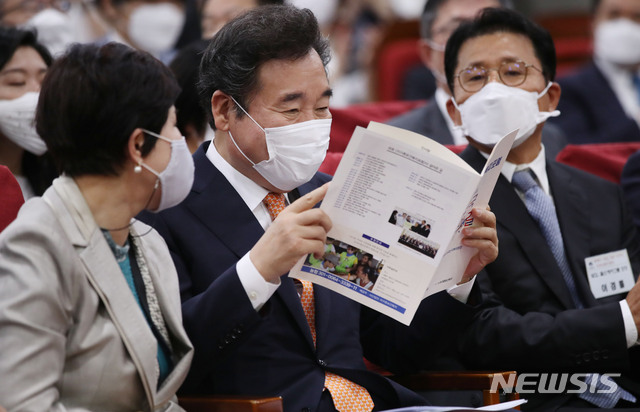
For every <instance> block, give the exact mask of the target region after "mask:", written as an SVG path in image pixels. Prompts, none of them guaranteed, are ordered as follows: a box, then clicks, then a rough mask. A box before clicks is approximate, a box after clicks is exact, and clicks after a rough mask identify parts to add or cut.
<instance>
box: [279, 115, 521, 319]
mask: <svg viewBox="0 0 640 412" xmlns="http://www.w3.org/2000/svg"><path fill="white" fill-rule="evenodd" d="M516 134H517V131H514V132H512V133H509V134H508V135H507V136H505V137H503V138H502V139H501V140H500V142H498V143H497V144H496V146H495V147H494V149H493V151H492V153H491V155H490V156H489V159H488V160H487V163H486V165H485V167H484V171H483V172H482V173H481V174H478V173H477V172H476V171H475V170H473V168H472V167H471V166H469V165H468V164H467V163H466V162H465V161H464V160H462V159H461V158H460V157H459V156H458V155H456V154H455V153H453V152H452V151H450V150H449V149H447V148H446V147H444V146H443V145H441V144H439V143H437V142H435V141H433V140H431V139H429V138H427V137H425V136H422V135H419V134H417V133H413V132H410V131H407V130H404V129H400V128H397V127H393V126H389V125H385V124H381V123H376V122H371V123H369V126H368V128H366V129H365V128H362V127H357V128H356V130H355V132H354V134H353V136H352V137H351V140H350V141H349V145H348V146H347V149H346V150H345V152H344V155H343V157H342V160H341V161H340V164H339V165H338V168H337V170H336V173H335V175H334V177H333V181H332V183H331V186H330V187H329V190H328V191H327V194H326V196H325V198H324V201H323V202H322V205H321V206H320V207H321V209H322V210H324V211H325V212H326V213H327V214H328V215H329V217H330V218H331V220H332V222H333V228H332V229H331V230H330V231H329V233H328V240H327V245H326V247H325V254H324V256H322V257H321V258H320V259H316V258H314V256H313V255H309V256H307V257H305V258H302V259H301V260H300V261H299V262H298V263H297V264H296V265H295V266H294V268H293V269H292V270H291V271H290V272H289V276H291V277H294V278H298V279H306V280H309V281H311V282H314V283H317V284H319V285H322V286H324V287H327V288H329V289H332V290H334V291H336V292H338V293H340V294H343V295H345V296H347V297H349V298H351V299H353V300H355V301H357V302H360V303H361V304H363V305H366V306H369V307H371V308H373V309H375V310H377V311H379V312H381V313H384V314H386V315H388V316H390V317H392V318H394V319H396V320H398V321H399V322H402V323H404V324H406V325H408V324H409V323H411V320H412V319H413V316H414V314H415V312H416V310H417V308H418V305H419V304H420V302H421V301H422V299H423V298H425V297H427V296H429V295H431V294H433V293H436V292H439V291H441V290H443V289H447V288H450V287H452V286H454V285H456V284H457V283H458V282H460V280H461V279H462V275H463V273H464V270H465V269H466V267H467V264H468V262H469V260H470V259H471V257H472V256H473V254H474V253H475V252H476V250H475V249H472V248H468V247H466V246H463V245H461V243H460V242H461V240H462V234H461V230H462V229H463V228H464V227H466V226H471V225H473V218H472V217H471V209H472V208H474V207H482V208H484V207H486V205H487V204H488V202H489V198H490V197H491V193H492V191H493V188H494V186H495V183H496V180H497V179H498V176H499V175H500V170H501V169H502V166H503V164H504V160H505V159H506V158H507V154H508V153H509V150H511V146H512V144H513V140H514V138H515V135H516ZM363 262H364V263H365V264H362V263H363Z"/></svg>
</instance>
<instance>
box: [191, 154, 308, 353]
mask: <svg viewBox="0 0 640 412" xmlns="http://www.w3.org/2000/svg"><path fill="white" fill-rule="evenodd" d="M208 145H209V144H208V143H204V144H202V145H201V146H200V148H199V149H198V150H197V151H196V153H195V154H194V163H195V166H196V172H195V177H194V184H193V188H192V194H191V195H190V196H189V198H187V200H185V203H184V204H185V206H186V207H187V208H188V209H189V210H190V211H191V212H192V213H193V214H194V215H195V216H196V217H197V218H198V219H199V220H200V221H201V222H202V224H203V225H204V226H205V227H207V228H208V229H209V230H210V231H211V232H212V233H214V234H215V235H216V237H217V238H218V239H220V241H221V242H222V243H224V244H225V245H226V246H227V247H228V248H229V249H230V250H231V251H233V253H234V254H235V255H236V257H237V258H238V260H239V259H240V258H241V257H242V256H244V255H245V254H246V253H247V252H248V251H249V250H251V248H252V247H253V246H254V245H255V243H256V242H257V241H258V239H259V238H260V237H261V236H262V235H263V234H264V229H263V228H262V226H261V225H260V223H259V222H258V221H257V220H256V218H255V216H254V215H253V212H252V211H251V210H249V208H248V207H247V205H246V204H245V203H244V201H243V200H242V198H241V197H240V195H239V194H238V192H237V191H236V190H235V189H234V188H233V186H232V185H231V184H230V183H229V181H228V180H227V179H226V178H225V177H224V175H223V174H222V173H220V171H219V170H218V169H217V168H216V167H215V166H214V165H213V164H212V163H211V161H210V160H209V159H208V158H207V157H206V154H205V153H206V150H207V148H208ZM295 192H296V194H297V195H298V196H299V194H298V190H297V189H296V190H295ZM230 217H233V219H232V220H230ZM281 282H282V284H281V285H280V287H279V288H278V290H277V291H276V293H275V294H274V297H276V298H278V299H280V300H281V301H282V303H283V304H284V306H285V307H286V308H287V309H288V310H289V311H290V312H291V314H292V316H293V317H294V319H295V320H296V323H297V324H298V327H300V329H301V330H302V333H303V334H305V336H307V337H308V340H309V341H310V344H311V345H313V341H312V339H311V334H310V332H309V326H308V324H307V319H306V318H305V316H304V311H303V310H302V305H301V303H300V297H299V296H298V292H297V290H296V287H295V284H294V283H293V280H292V279H291V278H289V277H288V276H283V277H282V278H281Z"/></svg>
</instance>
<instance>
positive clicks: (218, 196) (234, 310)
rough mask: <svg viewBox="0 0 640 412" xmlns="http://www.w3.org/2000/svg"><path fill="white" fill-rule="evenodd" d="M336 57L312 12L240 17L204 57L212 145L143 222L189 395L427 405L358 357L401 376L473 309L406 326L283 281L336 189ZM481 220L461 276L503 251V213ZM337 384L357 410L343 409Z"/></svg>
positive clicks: (441, 311)
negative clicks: (332, 168) (176, 320)
mask: <svg viewBox="0 0 640 412" xmlns="http://www.w3.org/2000/svg"><path fill="white" fill-rule="evenodd" d="M327 62H328V44H327V41H326V40H325V39H323V37H322V36H321V34H320V31H319V29H318V25H317V22H316V20H315V18H314V17H313V14H312V13H311V12H310V11H309V10H299V9H296V8H294V7H292V6H264V7H262V8H259V9H256V10H253V11H250V12H248V13H246V14H244V15H242V16H240V17H238V18H236V19H234V20H233V21H231V22H230V23H228V24H227V25H225V26H224V27H223V28H222V29H221V30H220V31H219V32H218V33H217V34H216V35H215V36H214V38H213V39H212V40H211V42H210V44H209V46H208V48H207V50H206V52H205V53H204V55H203V59H202V63H201V70H200V73H201V75H200V82H199V85H200V91H199V92H200V97H201V100H202V102H203V104H204V105H205V107H207V108H209V110H210V111H209V115H210V116H211V124H212V126H213V127H214V128H215V130H216V134H215V138H214V140H213V142H212V143H211V144H209V143H204V144H203V145H202V146H201V147H200V148H199V149H198V151H197V152H196V153H195V154H194V161H195V167H196V171H195V181H194V185H193V188H192V190H191V193H190V195H189V196H188V197H187V199H186V200H185V201H184V202H183V203H182V204H181V205H179V206H177V207H175V208H173V209H170V210H167V211H166V212H163V213H160V214H159V215H157V216H147V217H146V220H147V221H148V222H150V223H151V224H152V225H153V226H155V227H156V228H157V229H158V230H159V232H160V233H161V234H162V235H163V236H164V238H165V239H166V241H167V244H168V246H169V248H170V250H171V252H172V253H173V257H174V261H175V264H176V267H177V270H178V274H179V277H180V286H181V293H182V299H183V317H184V324H185V329H186V330H187V333H188V334H189V337H190V338H191V340H192V342H193V344H194V347H195V348H196V350H195V358H194V362H193V364H192V365H193V366H192V369H191V371H190V374H189V376H188V378H187V381H186V383H185V385H184V387H183V392H184V393H195V394H236V395H242V394H245V395H249V394H250V395H265V396H266V395H269V396H277V395H279V396H282V397H283V400H284V408H285V410H287V411H294V410H295V411H301V410H302V411H305V410H309V411H310V410H314V411H316V410H318V411H333V410H336V409H338V410H342V411H344V410H353V411H356V410H363V411H368V410H371V409H372V408H373V407H375V409H376V410H380V409H385V408H391V407H398V406H404V405H419V404H423V403H424V400H423V399H422V398H420V397H419V396H417V395H416V394H415V393H413V392H411V391H409V390H407V389H406V388H403V387H401V386H399V385H397V384H395V383H394V382H392V381H390V380H388V379H386V378H383V377H382V376H380V375H378V374H376V373H373V372H370V371H368V370H367V369H366V368H365V364H364V360H363V355H364V356H366V357H367V358H368V359H370V360H371V361H373V362H376V363H378V364H381V365H383V366H384V367H387V368H390V369H392V370H394V371H409V370H415V369H418V368H421V367H425V366H426V365H427V364H428V363H429V362H430V361H431V360H432V359H433V358H434V357H437V355H438V353H439V352H440V351H441V350H442V349H443V348H444V347H446V346H448V345H451V344H452V342H453V339H455V335H456V330H459V329H461V328H464V326H465V325H466V322H467V321H468V320H469V319H470V318H471V316H472V314H473V308H472V307H471V306H470V305H467V304H464V303H462V302H461V301H459V300H458V299H456V298H454V297H453V296H452V295H451V294H449V293H447V292H444V293H439V294H436V295H434V296H433V297H430V298H428V299H425V300H424V302H423V304H422V305H421V307H420V308H419V309H418V314H417V315H416V317H415V318H414V322H413V323H412V325H411V326H410V327H406V326H404V325H401V324H400V323H398V322H395V321H393V320H391V319H390V318H388V317H385V316H382V315H379V314H377V313H372V312H371V311H367V310H366V309H363V308H361V307H360V305H359V304H357V303H355V302H354V301H352V300H350V299H347V298H345V297H343V296H342V295H339V294H337V293H334V292H332V291H330V290H328V289H325V288H323V287H320V286H313V287H310V286H311V285H310V284H307V283H304V282H296V281H294V280H293V279H292V278H289V277H288V276H286V273H287V271H288V270H289V269H290V268H291V267H292V266H293V265H294V263H295V262H296V261H297V260H298V259H299V258H301V257H302V256H305V255H306V254H308V253H311V252H313V253H316V254H317V255H321V254H322V253H323V252H324V245H325V243H324V240H325V236H326V231H327V230H328V229H329V227H330V225H331V223H330V221H328V220H329V218H328V216H327V215H326V214H325V213H324V212H323V211H321V210H320V209H312V210H308V209H309V207H311V206H312V205H313V204H314V203H316V202H317V201H318V200H320V199H321V198H322V197H323V195H324V192H325V191H326V187H324V186H323V187H322V188H321V189H316V190H314V191H312V192H311V194H307V193H309V191H311V190H312V189H315V188H317V187H319V186H321V185H322V184H323V183H324V182H326V181H327V180H328V176H326V175H323V174H320V173H316V171H317V168H318V166H319V164H320V162H321V161H322V159H323V157H324V154H325V151H326V149H327V146H328V138H329V135H328V132H329V127H330V117H331V115H330V113H329V111H328V106H329V98H330V96H331V89H330V88H329V84H328V81H327V76H326V72H325V66H326V64H327ZM283 155H284V156H283ZM285 196H286V197H288V201H289V202H292V203H291V205H290V206H288V207H286V208H285V209H284V210H283V211H282V212H281V213H280V214H279V215H277V218H276V211H275V210H274V209H275V206H274V204H273V202H272V200H273V199H274V198H276V199H280V200H282V201H284V200H285V199H284V198H285ZM300 196H302V197H300ZM298 197H299V199H298V200H297V201H296V200H295V199H296V198H298ZM263 199H264V200H263ZM282 206H284V205H283V204H282V203H280V207H282ZM474 215H475V216H477V219H478V220H479V221H480V222H483V223H484V225H485V226H484V227H478V228H474V229H472V230H471V232H469V233H465V235H466V240H465V244H467V245H469V246H471V247H477V248H478V249H479V251H478V253H477V254H476V256H475V257H474V258H473V259H472V261H471V263H470V266H469V267H468V268H467V270H466V273H465V274H464V278H463V280H464V281H465V282H466V281H467V280H469V279H471V278H472V277H473V275H474V274H475V273H477V271H479V270H480V269H481V268H482V267H483V266H484V265H485V264H486V263H488V262H489V261H491V260H493V259H494V258H495V256H496V255H497V235H496V233H495V222H494V220H493V217H494V216H493V214H492V213H490V212H488V211H479V210H475V211H474ZM470 285H471V281H470V282H466V283H464V284H462V285H461V286H460V287H458V288H457V289H458V290H457V291H455V292H454V291H452V292H451V293H460V294H462V295H465V294H466V296H469V292H468V291H467V292H464V291H462V290H459V289H461V288H467V289H469V288H470ZM310 296H313V297H312V298H310ZM475 297H476V296H475V295H474V293H473V291H472V294H471V296H469V299H474V298H475ZM301 299H302V300H303V301H304V305H305V306H304V308H303V303H302V302H301ZM311 299H313V301H315V306H314V305H313V304H311V305H307V302H308V301H309V300H311ZM461 299H463V298H461ZM311 308H315V313H314V311H313V310H312V309H311ZM434 313H437V316H434V315H433V314H434ZM312 318H315V321H313V320H311V319H312ZM336 381H341V382H342V383H344V384H345V385H346V386H347V387H349V388H350V389H349V391H350V393H351V394H352V395H349V394H348V395H347V401H351V400H355V399H356V398H358V399H359V400H361V401H362V405H361V407H356V406H346V407H345V406H344V405H342V403H341V400H343V399H344V396H343V394H342V392H341V391H337V390H334V389H335V387H334V386H333V383H334V382H336ZM325 389H326V390H325Z"/></svg>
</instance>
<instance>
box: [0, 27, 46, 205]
mask: <svg viewBox="0 0 640 412" xmlns="http://www.w3.org/2000/svg"><path fill="white" fill-rule="evenodd" d="M51 62H52V58H51V55H50V54H49V52H48V51H47V49H46V48H45V47H44V46H43V45H42V44H40V43H38V41H37V40H36V36H35V34H34V33H33V32H31V31H29V30H22V29H17V28H7V27H0V164H1V165H5V166H7V167H8V168H9V170H11V173H13V175H14V176H15V178H16V179H17V180H18V182H19V183H20V188H21V189H22V194H23V196H24V199H29V198H31V197H33V196H40V195H41V194H42V193H44V190H45V189H46V188H47V187H49V185H50V184H51V181H52V180H53V179H54V178H55V177H56V175H57V173H56V171H55V168H54V166H53V164H52V162H51V159H50V158H49V156H48V155H46V154H45V153H46V151H47V146H46V145H45V143H44V141H43V140H42V139H41V138H40V136H39V135H38V133H37V132H36V130H35V126H34V124H33V121H34V118H35V112H36V105H37V103H38V95H39V92H40V85H41V84H42V79H43V78H44V76H45V74H46V73H47V69H48V67H49V66H50V65H51Z"/></svg>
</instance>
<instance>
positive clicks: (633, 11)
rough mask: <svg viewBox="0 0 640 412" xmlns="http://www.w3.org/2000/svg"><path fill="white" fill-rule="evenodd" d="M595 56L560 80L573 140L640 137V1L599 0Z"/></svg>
mask: <svg viewBox="0 0 640 412" xmlns="http://www.w3.org/2000/svg"><path fill="white" fill-rule="evenodd" d="M593 26H594V60H593V62H591V63H590V64H588V65H587V66H585V67H584V68H582V69H581V70H579V71H578V72H576V73H574V74H571V75H569V76H567V77H565V78H563V79H559V80H558V82H559V83H560V86H562V99H560V103H559V105H558V109H560V111H561V112H562V116H560V117H558V118H556V119H553V120H552V122H553V123H554V124H556V125H557V126H559V127H560V128H561V129H562V130H563V131H564V132H565V134H566V135H567V138H568V140H569V143H573V144H582V143H608V142H637V141H640V127H639V125H640V74H639V72H638V70H639V69H640V48H639V47H638V44H639V42H640V2H638V1H628V0H600V1H595V2H594V18H593Z"/></svg>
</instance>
